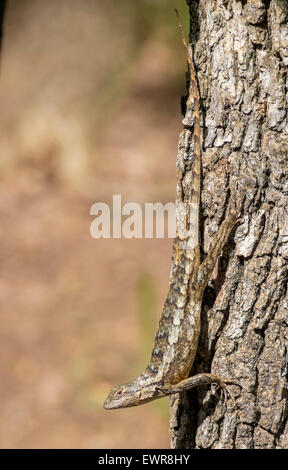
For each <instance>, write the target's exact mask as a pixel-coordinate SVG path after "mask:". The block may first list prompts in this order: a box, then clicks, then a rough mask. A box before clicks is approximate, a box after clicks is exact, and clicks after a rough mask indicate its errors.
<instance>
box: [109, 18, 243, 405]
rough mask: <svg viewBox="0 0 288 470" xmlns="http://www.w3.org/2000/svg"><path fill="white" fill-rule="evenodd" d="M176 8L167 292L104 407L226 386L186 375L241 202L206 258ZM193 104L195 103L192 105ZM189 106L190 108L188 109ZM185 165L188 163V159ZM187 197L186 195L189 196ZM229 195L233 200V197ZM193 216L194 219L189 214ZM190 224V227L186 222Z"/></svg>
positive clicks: (194, 127) (196, 136)
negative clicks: (177, 69) (172, 224)
mask: <svg viewBox="0 0 288 470" xmlns="http://www.w3.org/2000/svg"><path fill="white" fill-rule="evenodd" d="M175 11H176V15H177V20H178V25H179V29H180V33H181V36H182V42H183V45H184V47H185V50H186V55H187V62H188V70H189V74H190V85H189V93H188V98H187V103H186V113H185V117H184V119H183V130H182V133H181V134H180V137H179V146H178V155H179V158H177V165H176V170H177V171H176V176H177V186H176V187H177V190H176V221H177V223H176V237H175V239H174V242H173V256H172V267H171V272H170V283H169V284H170V285H169V292H168V295H167V298H166V301H165V303H164V307H163V311H162V315H161V317H160V321H159V326H158V330H157V332H156V335H155V339H154V346H153V350H152V354H151V359H150V362H149V363H148V365H147V367H146V369H145V371H144V373H142V374H141V375H139V376H138V377H137V378H135V379H134V380H132V381H131V382H128V383H126V384H121V385H118V386H116V387H114V388H112V389H111V390H110V392H109V394H108V396H107V398H106V400H105V402H104V408H105V409H106V410H111V409H118V408H127V407H131V406H137V405H141V404H144V403H147V402H150V401H152V400H155V399H158V398H162V397H167V396H170V395H173V394H175V393H180V392H182V391H184V390H188V389H192V388H194V387H196V386H201V385H205V384H212V383H216V384H218V385H219V386H220V387H221V388H222V389H223V390H225V391H227V385H228V384H234V385H238V384H237V383H235V382H233V381H224V380H223V379H222V378H221V377H218V376H217V375H215V374H208V373H200V374H197V375H194V376H192V377H189V373H190V371H191V368H192V366H193V363H194V359H195V356H196V353H197V349H198V341H199V336H200V328H201V308H202V299H203V293H204V289H205V287H206V285H207V283H208V281H209V278H210V276H211V274H212V271H213V269H214V267H215V265H216V263H217V260H218V259H219V257H220V255H221V252H222V249H223V247H224V246H225V244H226V241H227V239H228V236H229V234H230V232H231V230H232V228H233V227H234V225H235V224H236V223H237V221H239V220H240V219H239V213H240V206H241V205H240V204H239V203H237V202H236V197H234V199H233V198H232V197H230V202H229V204H228V207H227V209H226V215H225V218H224V220H223V222H222V223H221V225H220V227H219V229H218V232H217V233H216V234H215V235H214V237H213V239H212V241H211V243H210V246H209V249H208V253H207V255H206V257H205V259H204V260H203V261H202V260H201V252H200V224H199V218H200V204H201V127H200V93H199V89H198V84H197V77H196V72H195V68H194V61H193V49H192V51H191V52H190V48H189V45H188V42H187V40H186V36H185V33H184V29H183V26H182V23H181V20H180V17H179V14H178V11H177V10H175ZM192 105H193V106H192ZM192 109H193V112H192ZM192 138H193V141H194V147H193V161H192V164H191V170H190V179H191V183H190V184H189V191H188V193H189V195H188V198H187V196H186V200H185V197H184V189H183V185H184V177H185V158H186V163H187V149H189V147H190V145H191V144H190V142H191V140H192ZM186 166H187V165H186ZM187 199H188V200H187ZM231 199H232V201H231ZM192 216H193V220H192ZM188 225H189V230H187V227H188Z"/></svg>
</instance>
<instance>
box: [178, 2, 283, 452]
mask: <svg viewBox="0 0 288 470" xmlns="http://www.w3.org/2000/svg"><path fill="white" fill-rule="evenodd" d="M188 4H189V7H190V15H191V34H190V40H191V42H192V43H193V44H194V46H195V47H194V49H195V54H194V56H195V63H196V67H197V75H198V82H199V86H200V94H201V100H202V101H201V107H202V117H203V127H202V131H203V139H202V142H203V145H202V147H203V157H202V167H203V168H202V171H203V182H202V232H203V240H204V242H203V244H204V251H205V252H207V247H208V245H209V241H210V239H211V237H212V235H213V234H214V233H215V232H216V231H217V228H218V227H219V225H220V222H221V220H222V219H223V217H224V215H225V208H226V207H227V202H228V199H229V193H230V192H231V190H232V186H233V184H234V183H235V181H238V182H239V185H240V186H242V187H243V186H244V187H245V190H246V193H245V200H244V205H243V219H242V221H241V222H240V223H239V224H238V226H237V228H236V229H235V230H234V231H233V233H232V234H231V236H230V238H229V241H228V243H227V245H226V247H225V249H224V251H223V254H222V257H221V259H220V260H219V263H218V267H217V269H216V270H215V272H214V275H213V278H212V279H211V281H210V283H209V286H208V288H207V290H206V292H205V296H204V302H203V312H202V313H203V320H202V332H201V339H200V344H199V352H198V355H197V358H196V361H195V364H194V367H193V370H192V371H191V375H194V374H195V373H199V372H210V371H211V372H213V373H215V374H217V375H219V376H221V377H223V379H226V380H233V381H236V382H237V383H239V385H241V387H242V388H239V387H237V386H234V385H231V386H229V391H230V393H231V396H232V397H233V399H232V398H231V397H230V398H228V400H227V402H226V403H225V402H224V400H223V396H222V395H221V392H220V391H219V390H217V389H213V387H207V388H206V389H203V388H201V389H200V388H199V389H198V390H193V391H191V392H186V393H183V394H181V395H180V396H178V395H175V396H174V398H172V399H171V401H170V404H171V423H170V424H171V441H172V447H173V448H181V449H184V448H228V449H231V448H237V449H238V448H249V449H250V448H255V449H256V448H287V447H288V423H287V415H288V414H287V412H288V407H287V358H288V329H287V327H288V296H287V258H288V201H287V193H288V181H287V174H288V172H287V170H288V165H287V162H288V157H287V155H288V153H287V152H288V137H287V134H288V124H287V94H285V93H286V92H287V87H288V83H287V65H288V25H287V21H288V1H287V0H271V1H269V0H246V1H244V0H242V1H240V0H217V1H215V0H199V1H198V2H195V1H189V0H188Z"/></svg>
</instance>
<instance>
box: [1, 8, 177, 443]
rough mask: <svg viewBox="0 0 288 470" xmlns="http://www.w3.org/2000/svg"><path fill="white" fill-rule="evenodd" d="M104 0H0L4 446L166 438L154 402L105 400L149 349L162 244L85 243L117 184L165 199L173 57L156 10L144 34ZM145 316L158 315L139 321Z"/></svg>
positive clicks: (169, 191) (170, 185)
mask: <svg viewBox="0 0 288 470" xmlns="http://www.w3.org/2000/svg"><path fill="white" fill-rule="evenodd" d="M60 3H61V7H59V4H60ZM102 3H103V2H102ZM102 3H101V2H97V1H92V0H91V1H90V0H85V1H83V2H81V8H78V9H77V5H78V6H79V2H78V3H76V0H69V2H68V1H67V0H63V1H62V2H56V0H55V1H54V0H53V1H50V2H49V4H47V3H45V2H43V1H41V0H23V1H22V2H17V1H16V0H11V1H10V4H9V3H8V10H7V12H6V18H5V25H4V43H3V50H2V53H3V54H2V65H1V77H0V109H1V116H0V121H1V130H0V137H1V139H0V151H1V157H2V163H1V168H0V171H1V189H0V217H1V218H0V221H1V223H0V227H1V246H0V256H1V278H0V300H1V307H2V309H1V310H2V315H1V325H0V335H1V346H2V354H1V358H0V377H1V392H0V394H1V395H0V396H1V401H0V414H1V426H0V447H1V448H5V447H6V448H7V447H8V448H61V447H66V448H133V447H135V448H159V447H160V448H161V447H168V446H169V436H168V406H167V403H166V404H165V402H164V401H160V400H159V401H158V402H155V403H151V404H147V405H145V406H141V407H136V408H131V409H127V410H120V411H114V412H107V411H104V410H103V408H102V405H103V401H104V399H105V396H106V394H107V392H108V390H109V389H110V388H111V387H112V386H114V385H117V384H118V383H122V382H124V381H126V380H129V379H132V378H133V377H134V376H136V374H138V373H140V372H142V370H143V368H144V367H145V365H146V363H147V361H148V359H149V355H150V349H151V346H152V341H153V335H154V332H155V331H154V329H155V325H156V323H157V318H158V316H159V315H160V312H161V308H162V305H163V301H164V298H165V295H166V293H167V286H168V275H169V268H170V258H171V240H168V239H164V240H157V239H152V240H145V239H142V240H135V239H132V240H125V239H123V240H122V239H121V240H113V239H108V240H107V239H105V240H104V239H101V240H94V239H92V238H91V236H90V233H89V228H90V223H91V222H92V220H93V217H91V216H90V215H89V212H90V207H91V205H92V204H93V203H94V202H98V201H104V202H107V203H108V204H109V205H110V204H111V201H112V195H113V194H121V195H122V199H123V203H125V202H127V201H136V202H140V203H143V202H148V201H152V202H156V201H161V202H167V201H173V200H174V198H175V190H174V187H175V171H174V168H175V154H176V149H177V136H178V132H179V130H180V126H181V116H180V106H179V101H180V96H181V93H183V89H184V81H185V80H184V79H185V76H184V70H185V57H184V53H183V55H182V53H181V52H182V49H181V43H180V40H179V39H177V35H175V38H176V39H175V40H173V35H172V39H171V33H170V32H169V31H170V29H169V28H168V27H167V28H166V26H165V25H166V23H167V22H166V21H165V17H164V18H162V29H161V28H156V30H153V29H152V30H151V31H152V32H153V34H152V32H151V37H149V34H147V27H148V26H147V24H146V26H145V25H144V26H145V27H144V26H143V25H142V29H143V31H144V32H143V31H142V29H141V28H140V27H137V28H138V29H137V34H136V35H135V21H136V20H135V12H134V10H133V12H134V13H133V15H132V14H131V17H129V15H128V13H127V12H130V10H131V11H132V7H131V9H129V2H128V1H127V2H123V8H122V9H118V10H115V8H116V7H115V2H113V1H112V0H111V1H109V2H107V3H106V7H104V6H103V4H102ZM140 3H141V2H140ZM142 3H143V4H144V3H145V2H144V1H143V2H142ZM160 3H161V2H160ZM164 3H165V2H164ZM179 3H181V4H182V2H179ZM124 4H125V5H124ZM73 5H74V9H73ZM124 6H125V8H124ZM173 6H174V5H173ZM175 6H177V2H175ZM162 7H163V11H164V9H165V8H166V6H165V5H164V4H163V5H162ZM169 8H170V7H169ZM166 10H167V8H166ZM170 10H171V8H170ZM159 11H160V12H161V9H160V10H159ZM166 13H167V11H166ZM170 14H171V16H172V15H173V11H172V13H170V11H169V15H170ZM169 18H170V17H169ZM159 21H160V20H159ZM169 21H170V20H169ZM137 24H138V23H137ZM163 24H164V27H163ZM172 24H173V22H172ZM20 25H21V26H20ZM140 25H141V23H140ZM138 26H139V25H138ZM145 28H146V29H145ZM158 29H159V30H158ZM175 29H176V24H175ZM145 31H146V35H145ZM155 31H156V32H155ZM140 33H141V34H140ZM137 41H138V42H137ZM171 44H172V45H173V46H172V45H171ZM111 54H112V55H111ZM154 296H155V301H154ZM145 298H146V300H145ZM147 299H148V300H147ZM143 312H144V313H143ZM145 312H147V315H148V314H149V315H152V316H154V321H153V318H152V319H151V321H149V322H148V331H147V321H146V323H145V318H144V319H143V315H144V316H145ZM151 312H152V313H151ZM145 325H146V326H145ZM149 325H150V331H149Z"/></svg>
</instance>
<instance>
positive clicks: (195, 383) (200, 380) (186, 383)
mask: <svg viewBox="0 0 288 470" xmlns="http://www.w3.org/2000/svg"><path fill="white" fill-rule="evenodd" d="M213 383H215V384H217V385H219V387H220V388H221V390H222V391H223V393H224V402H225V403H226V402H227V395H228V396H229V397H230V398H231V400H232V403H233V406H234V408H235V409H236V408H237V406H236V403H235V400H234V398H233V396H232V395H231V393H230V391H229V390H228V385H237V387H240V388H242V387H241V386H240V385H239V384H238V383H237V382H234V381H232V380H223V379H222V378H221V377H219V376H218V375H215V374H205V373H202V374H197V375H194V376H192V377H188V378H187V379H184V380H181V382H178V383H177V384H171V385H168V386H163V387H162V386H161V387H160V386H159V387H157V388H158V389H159V390H160V391H161V392H162V393H163V396H169V395H174V394H176V393H181V392H184V391H185V390H191V389H192V388H195V387H199V386H202V385H210V384H213Z"/></svg>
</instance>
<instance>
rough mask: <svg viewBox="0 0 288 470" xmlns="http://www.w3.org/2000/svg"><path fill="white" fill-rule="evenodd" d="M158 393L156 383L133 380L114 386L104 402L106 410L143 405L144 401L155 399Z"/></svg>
mask: <svg viewBox="0 0 288 470" xmlns="http://www.w3.org/2000/svg"><path fill="white" fill-rule="evenodd" d="M157 395H158V393H157V385H156V384H155V383H154V384H153V383H152V384H151V383H150V384H147V383H146V384H145V383H143V384H140V383H139V381H137V380H133V382H129V383H126V384H122V385H118V386H117V387H114V388H112V389H111V390H110V392H109V394H108V396H107V398H106V400H105V402H104V408H105V410H114V409H117V408H128V407H130V406H137V405H142V403H147V402H148V401H151V400H154V399H155V398H156V397H157Z"/></svg>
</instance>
